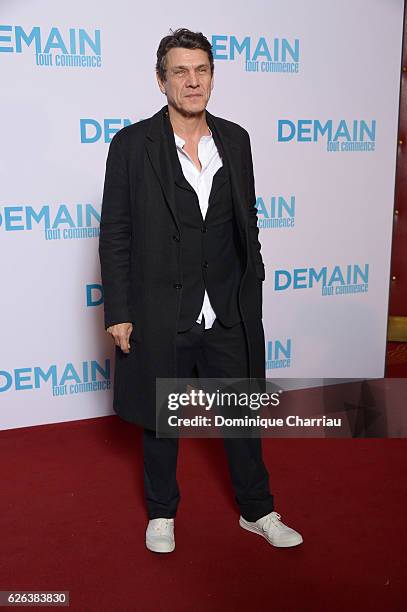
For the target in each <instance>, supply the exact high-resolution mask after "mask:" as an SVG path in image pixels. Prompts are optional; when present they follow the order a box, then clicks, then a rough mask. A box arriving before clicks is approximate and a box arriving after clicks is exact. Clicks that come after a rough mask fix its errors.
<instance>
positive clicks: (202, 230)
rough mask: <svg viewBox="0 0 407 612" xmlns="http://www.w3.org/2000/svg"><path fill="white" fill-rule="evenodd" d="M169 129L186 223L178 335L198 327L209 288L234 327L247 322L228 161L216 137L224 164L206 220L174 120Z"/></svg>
mask: <svg viewBox="0 0 407 612" xmlns="http://www.w3.org/2000/svg"><path fill="white" fill-rule="evenodd" d="M165 124H166V133H167V137H168V143H169V151H170V157H171V160H172V166H173V175H174V189H175V203H176V208H177V215H178V219H179V221H180V224H181V226H180V230H181V235H180V243H179V246H180V249H181V270H182V279H183V280H182V294H181V296H182V297H181V310H180V316H179V321H178V331H186V330H187V329H190V328H191V327H192V326H193V324H194V323H195V321H196V319H197V318H198V315H199V313H200V311H201V308H202V303H203V299H204V293H205V289H206V291H207V293H208V296H209V300H210V302H211V305H212V308H213V310H214V311H215V314H216V317H217V319H219V321H220V322H221V323H222V324H223V325H225V326H227V327H232V326H233V325H236V324H237V323H239V321H241V316H240V313H239V306H238V291H239V285H240V280H241V277H242V274H243V263H242V253H241V248H240V243H239V235H238V230H237V226H236V222H235V218H234V212H233V205H232V193H231V185H230V178H229V170H228V165H227V160H226V158H225V156H224V155H222V153H223V152H222V151H221V145H220V142H219V141H218V139H217V138H215V135H214V138H215V142H216V145H217V147H218V150H219V154H220V155H221V157H223V159H222V161H223V165H222V167H221V168H219V169H218V171H217V172H216V174H215V175H214V177H213V182H212V189H211V193H210V196H209V202H208V210H207V212H206V216H205V219H203V217H202V213H201V209H200V207H199V201H198V196H197V194H196V192H195V190H194V188H193V187H192V186H191V185H190V183H189V182H188V181H187V180H186V178H185V177H184V174H183V171H182V166H181V163H180V161H179V158H178V153H177V147H176V144H175V140H174V133H173V130H172V126H171V123H170V120H169V118H168V116H167V117H166V118H165Z"/></svg>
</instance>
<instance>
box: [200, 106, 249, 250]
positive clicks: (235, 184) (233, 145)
mask: <svg viewBox="0 0 407 612" xmlns="http://www.w3.org/2000/svg"><path fill="white" fill-rule="evenodd" d="M206 121H207V123H208V125H209V127H210V129H211V131H212V133H213V137H214V140H215V143H216V146H217V147H218V149H219V150H220V151H221V152H222V153H221V154H222V157H223V161H224V162H225V161H226V163H227V164H228V168H229V177H230V182H231V188H232V198H233V206H234V209H235V213H236V219H237V223H238V227H239V230H240V232H241V235H242V238H243V237H245V236H246V232H247V214H246V210H245V208H246V207H247V202H246V185H245V180H246V179H247V176H246V174H245V173H244V169H243V168H242V167H241V161H242V160H243V159H244V151H242V147H241V146H240V145H239V144H238V142H237V141H235V140H234V139H232V138H231V137H230V136H229V135H228V134H226V133H225V132H224V130H223V129H222V126H221V123H220V122H219V121H218V120H217V117H215V116H214V115H212V114H211V113H209V112H208V111H206ZM243 243H244V244H246V242H245V240H243Z"/></svg>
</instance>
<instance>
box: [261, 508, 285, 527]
mask: <svg viewBox="0 0 407 612" xmlns="http://www.w3.org/2000/svg"><path fill="white" fill-rule="evenodd" d="M280 519H281V514H279V513H278V512H270V514H269V515H268V517H267V518H266V520H265V521H264V523H263V525H262V529H263V531H268V530H269V528H270V526H271V525H273V527H282V526H283V524H282V523H281V522H280Z"/></svg>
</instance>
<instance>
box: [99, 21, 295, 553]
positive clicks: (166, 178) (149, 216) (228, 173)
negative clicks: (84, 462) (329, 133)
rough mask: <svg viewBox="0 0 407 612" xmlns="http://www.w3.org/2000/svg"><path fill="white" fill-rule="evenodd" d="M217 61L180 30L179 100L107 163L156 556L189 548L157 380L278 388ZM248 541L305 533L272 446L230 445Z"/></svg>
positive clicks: (175, 73) (118, 316)
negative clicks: (266, 383) (214, 103)
mask: <svg viewBox="0 0 407 612" xmlns="http://www.w3.org/2000/svg"><path fill="white" fill-rule="evenodd" d="M213 74H214V62H213V55H212V51H211V45H210V43H209V41H208V40H207V39H206V38H205V36H203V34H201V33H196V32H191V31H190V30H187V29H181V28H180V29H178V30H176V31H175V32H173V33H172V34H170V35H168V36H166V37H164V38H163V39H162V40H161V42H160V45H159V48H158V51H157V64H156V76H157V82H158V85H159V88H160V90H161V92H162V93H163V94H164V95H165V96H166V98H167V105H166V106H164V107H163V108H162V109H161V110H160V111H158V112H157V113H156V114H155V115H153V116H152V117H151V118H149V119H146V120H143V121H140V122H138V123H137V124H134V125H131V126H128V127H125V128H123V129H122V130H120V131H119V132H118V133H117V134H116V135H115V136H114V138H113V139H112V142H111V144H110V148H109V153H108V159H107V164H106V177H105V186H104V194H103V204H102V215H101V226H100V244H99V254H100V261H101V273H102V283H103V288H104V307H105V327H106V329H107V331H108V333H109V334H111V336H112V337H113V338H114V341H115V345H116V367H115V379H114V400H113V406H114V410H115V411H116V413H117V414H118V415H119V416H120V417H122V418H123V419H125V420H127V421H131V422H133V423H137V424H139V425H142V426H143V427H144V432H143V450H144V484H145V494H146V502H147V510H148V517H149V519H150V520H149V523H148V527H147V532H146V546H147V548H148V549H149V550H152V551H154V552H171V551H172V550H174V548H175V539H174V517H175V515H176V511H177V506H178V502H179V499H180V494H179V489H178V484H177V480H176V465H177V453H178V438H177V437H176V438H162V437H156V433H155V429H156V420H155V418H156V416H155V415H156V407H155V382H156V378H157V377H163V378H171V377H174V378H176V377H180V378H187V377H189V376H192V375H193V374H194V373H197V374H198V376H199V377H204V378H210V377H220V378H246V377H250V378H254V377H258V378H263V379H264V377H265V354H264V332H263V325H262V281H263V280H264V278H265V274H264V265H263V262H262V258H261V254H260V243H259V241H258V229H257V214H256V212H257V211H256V208H255V201H256V198H255V192H254V179H253V167H252V157H251V149H250V140H249V136H248V133H247V132H246V131H245V130H244V129H243V128H242V127H240V126H239V125H237V124H235V123H232V122H230V121H226V120H225V119H220V118H218V117H215V116H213V115H212V114H210V113H209V112H208V111H207V110H206V106H207V103H208V101H209V98H210V95H211V91H212V88H213ZM224 443H225V449H226V454H227V459H228V463H229V469H230V474H231V478H232V483H233V487H234V490H235V494H236V501H237V503H238V505H239V508H240V512H241V516H240V520H239V524H240V525H241V527H243V528H244V529H247V530H249V531H252V532H254V533H257V534H260V535H262V536H263V537H265V538H266V539H267V540H268V542H270V543H271V544H273V545H274V546H295V545H297V544H300V543H301V542H302V537H301V535H300V534H299V533H297V532H296V531H294V530H293V529H290V528H289V527H287V526H286V525H284V524H283V523H282V522H281V520H280V518H281V517H280V515H279V514H277V512H275V511H274V506H273V496H272V495H271V493H270V491H269V483H268V473H267V470H266V468H265V466H264V463H263V459H262V450H261V439H260V438H255V439H253V438H237V439H225V440H224Z"/></svg>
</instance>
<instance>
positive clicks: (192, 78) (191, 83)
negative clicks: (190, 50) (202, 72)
mask: <svg viewBox="0 0 407 612" xmlns="http://www.w3.org/2000/svg"><path fill="white" fill-rule="evenodd" d="M187 86H188V87H199V82H198V78H197V76H196V74H195V72H190V73H189V75H188V80H187Z"/></svg>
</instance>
